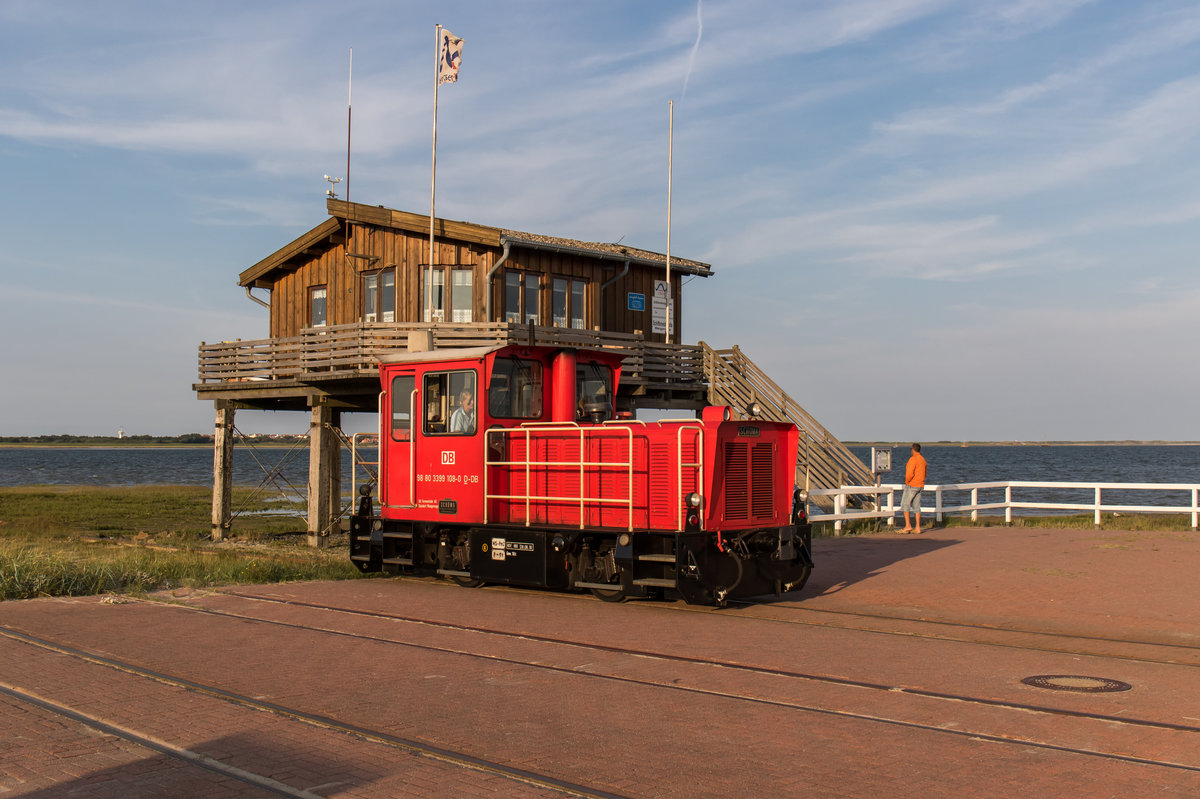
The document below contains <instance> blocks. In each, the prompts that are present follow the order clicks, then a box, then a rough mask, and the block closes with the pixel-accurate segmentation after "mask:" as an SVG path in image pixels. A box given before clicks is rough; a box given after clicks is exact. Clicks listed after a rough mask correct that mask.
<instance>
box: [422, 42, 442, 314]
mask: <svg viewBox="0 0 1200 799" xmlns="http://www.w3.org/2000/svg"><path fill="white" fill-rule="evenodd" d="M433 38H434V47H433V164H432V166H431V168H430V173H429V266H430V267H432V266H433V220H434V216H433V210H434V196H435V192H436V189H437V111H438V84H439V82H440V81H439V80H438V67H439V64H440V61H441V57H442V26H441V24H438V25H437V27H436V28H435V29H434V37H433ZM422 294H424V292H422ZM431 318H432V317H431Z"/></svg>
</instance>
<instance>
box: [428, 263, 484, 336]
mask: <svg viewBox="0 0 1200 799" xmlns="http://www.w3.org/2000/svg"><path fill="white" fill-rule="evenodd" d="M435 273H436V279H435ZM462 275H465V276H466V277H467V280H466V283H465V284H462V283H456V282H455V279H456V278H457V277H459V276H462ZM463 285H465V286H466V287H467V289H468V292H467V294H468V296H467V297H466V301H465V303H463V304H464V305H465V306H466V307H465V308H460V307H459V303H457V302H455V294H456V293H457V291H458V290H459V289H460V288H462V286H463ZM434 286H436V287H437V289H438V298H439V299H440V302H439V303H437V304H436V305H435V303H434V302H433V300H434V297H433V291H432V289H433V288H434ZM459 298H460V299H462V295H461V294H460V295H459ZM435 315H436V316H437V317H439V318H434V317H435ZM421 320H422V321H424V322H437V323H442V322H456V323H459V324H463V323H469V322H473V321H474V320H475V267H474V266H472V265H470V264H434V265H432V266H430V265H428V264H425V265H423V266H422V267H421Z"/></svg>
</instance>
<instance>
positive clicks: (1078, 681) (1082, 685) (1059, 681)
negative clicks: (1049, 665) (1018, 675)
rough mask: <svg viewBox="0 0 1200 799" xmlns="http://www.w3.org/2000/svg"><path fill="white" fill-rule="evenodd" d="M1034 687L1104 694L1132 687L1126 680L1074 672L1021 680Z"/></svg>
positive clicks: (1040, 675) (1041, 675)
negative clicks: (1082, 674)
mask: <svg viewBox="0 0 1200 799" xmlns="http://www.w3.org/2000/svg"><path fill="white" fill-rule="evenodd" d="M1021 682H1023V683H1025V684H1026V685H1032V686H1033V687H1034V688H1048V689H1050V690H1051V691H1078V692H1080V693H1087V694H1106V693H1113V692H1115V691H1128V690H1130V689H1131V688H1133V686H1132V685H1130V684H1129V683H1127V682H1121V681H1120V680H1110V679H1107V678H1105V677H1081V676H1078V675H1074V674H1039V675H1038V676H1036V677H1026V678H1025V679H1023V680H1021Z"/></svg>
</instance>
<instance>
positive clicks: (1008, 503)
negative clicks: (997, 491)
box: [1004, 485, 1012, 527]
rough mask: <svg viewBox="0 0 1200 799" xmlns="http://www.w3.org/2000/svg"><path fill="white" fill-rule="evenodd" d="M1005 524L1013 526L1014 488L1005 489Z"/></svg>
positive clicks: (1009, 486)
mask: <svg viewBox="0 0 1200 799" xmlns="http://www.w3.org/2000/svg"><path fill="white" fill-rule="evenodd" d="M1004 523H1005V524H1006V525H1008V526H1009V527H1011V526H1012V486H1011V485H1006V486H1005V487H1004Z"/></svg>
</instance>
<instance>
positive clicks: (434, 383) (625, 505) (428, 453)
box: [350, 345, 813, 605]
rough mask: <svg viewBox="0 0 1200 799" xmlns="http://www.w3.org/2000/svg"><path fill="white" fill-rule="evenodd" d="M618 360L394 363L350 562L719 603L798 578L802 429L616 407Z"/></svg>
mask: <svg viewBox="0 0 1200 799" xmlns="http://www.w3.org/2000/svg"><path fill="white" fill-rule="evenodd" d="M620 362H621V357H620V356H619V355H616V354H613V353H610V352H605V351H603V350H572V349H558V348H550V347H535V346H518V345H499V346H493V347H481V348H471V349H460V350H437V351H430V352H420V353H413V352H406V353H401V354H399V355H395V356H390V357H388V358H386V359H384V360H383V361H382V362H381V364H380V381H381V385H382V392H381V394H380V399H379V411H380V413H379V419H380V431H379V440H380V474H379V481H378V484H377V488H378V497H377V498H376V497H372V495H371V486H370V485H366V486H363V496H362V497H361V498H360V500H359V502H358V507H357V510H356V513H355V514H354V515H353V516H352V517H351V521H350V553H351V554H350V557H351V559H352V561H353V562H354V563H355V564H356V565H357V566H358V567H359V569H361V570H362V571H364V572H370V571H385V572H389V573H415V574H425V575H440V576H442V577H446V578H449V579H450V580H453V581H454V582H457V583H459V584H460V585H464V586H479V585H483V584H484V583H501V584H510V585H522V586H534V587H543V588H549V589H554V590H564V591H581V590H586V591H590V592H592V593H593V594H595V595H596V596H598V597H599V598H601V599H604V600H608V601H622V600H625V599H628V598H633V597H643V598H675V597H680V598H682V599H684V600H685V601H686V602H689V603H700V604H716V605H724V604H725V603H726V602H727V601H728V600H729V599H730V598H733V597H746V596H759V595H763V594H768V593H775V594H776V595H779V594H782V593H784V592H787V591H794V590H799V589H800V588H801V587H803V585H804V583H805V582H806V581H807V579H808V576H809V574H810V573H811V569H812V565H813V562H812V556H811V552H812V549H811V527H810V525H809V524H808V523H807V516H806V513H805V503H804V501H803V500H804V497H803V495H802V494H801V492H800V491H799V489H796V488H795V487H794V469H795V463H796V450H797V442H798V433H797V430H796V427H795V426H794V425H792V424H790V423H781V422H768V421H760V420H757V419H750V420H742V421H733V420H732V412H731V409H730V408H728V407H723V406H710V407H707V408H705V409H703V411H702V412H701V416H700V417H699V418H691V419H679V420H663V421H660V422H652V423H646V422H643V421H639V420H635V419H628V418H624V419H621V418H617V414H616V403H615V400H616V393H617V386H618V383H619V380H620V373H621V368H620ZM455 404H457V406H458V407H457V408H455V407H454V406H455ZM468 405H471V406H473V408H472V409H471V410H470V412H468V410H467V406H468ZM452 410H453V413H452ZM376 505H378V507H377V506H376Z"/></svg>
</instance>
